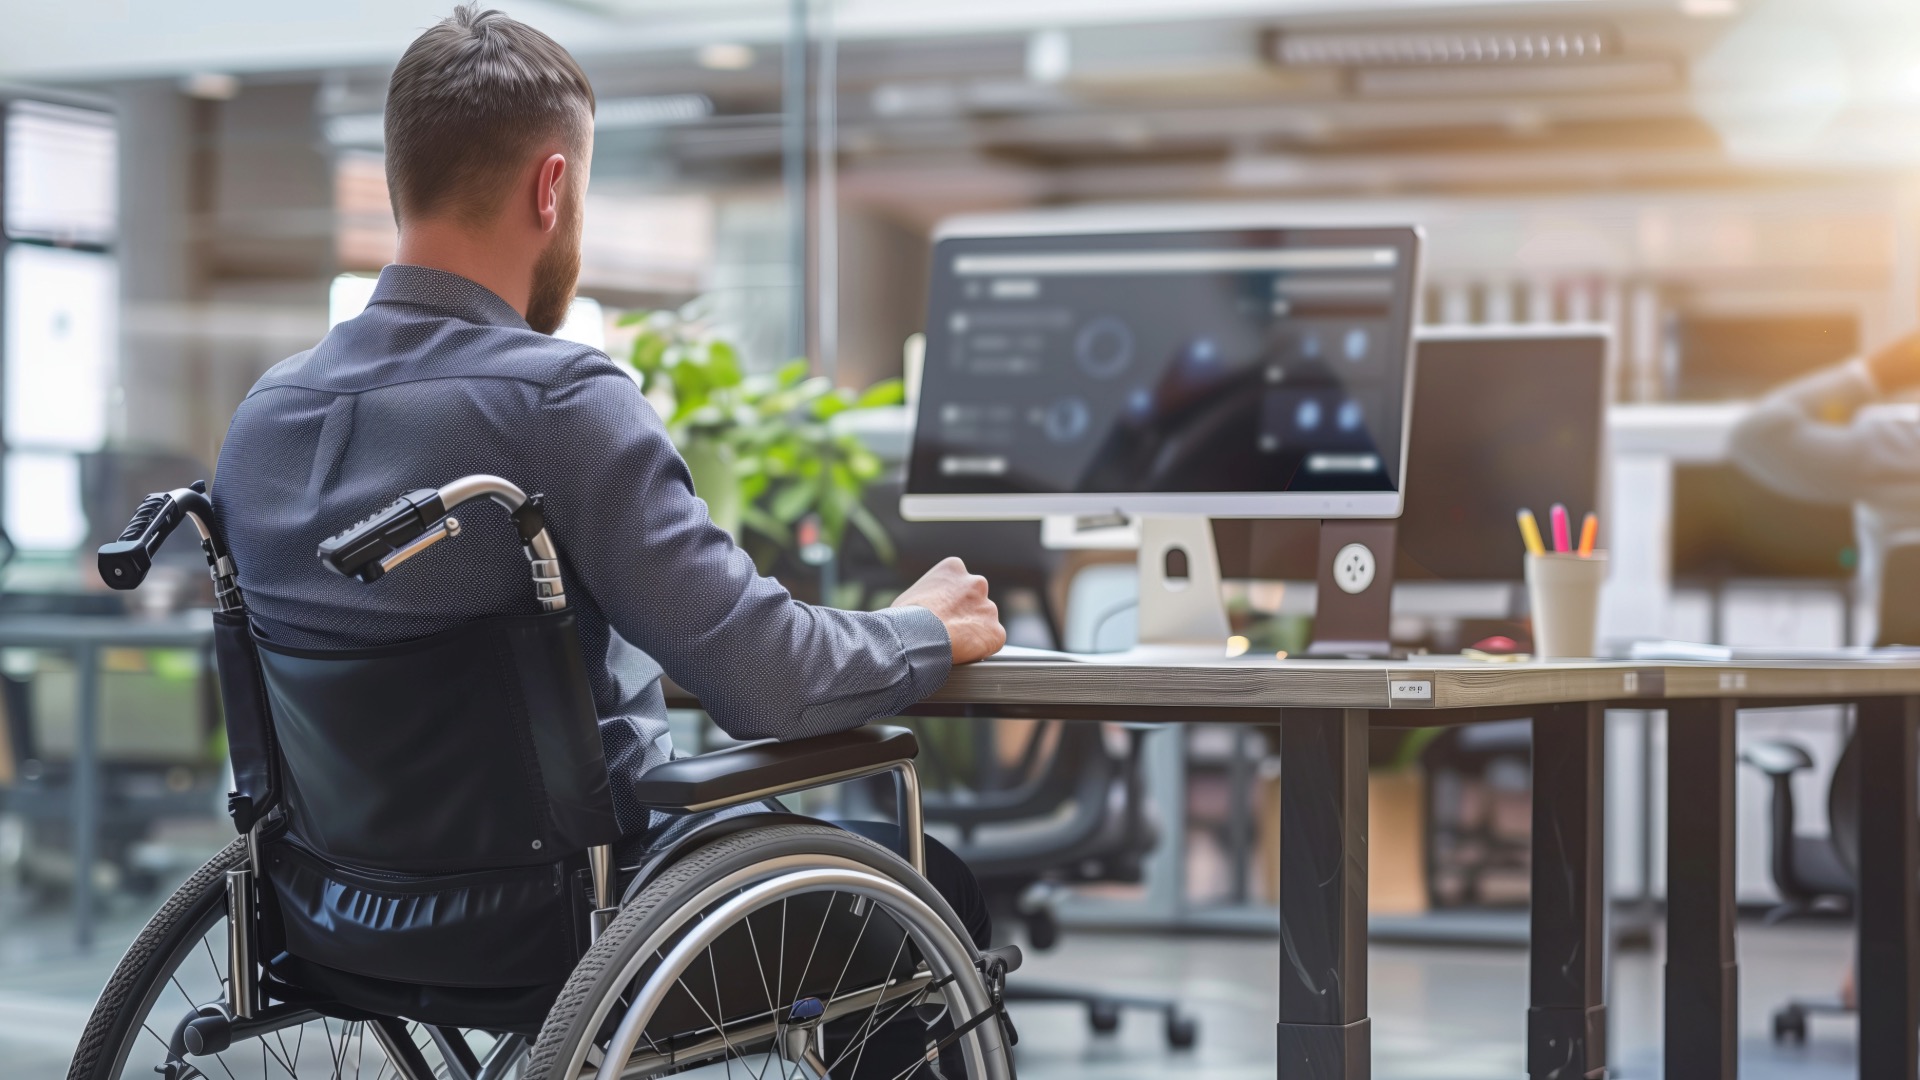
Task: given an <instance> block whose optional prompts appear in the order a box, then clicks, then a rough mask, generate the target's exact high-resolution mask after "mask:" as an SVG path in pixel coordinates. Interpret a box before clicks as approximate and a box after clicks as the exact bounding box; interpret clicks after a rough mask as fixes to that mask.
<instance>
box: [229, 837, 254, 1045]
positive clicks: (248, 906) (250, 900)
mask: <svg viewBox="0 0 1920 1080" xmlns="http://www.w3.org/2000/svg"><path fill="white" fill-rule="evenodd" d="M249 846H251V845H249ZM253 890H254V878H253V867H252V866H247V867H245V868H240V869H233V870H228V871H227V1014H228V1015H229V1016H232V1017H233V1018H234V1019H236V1020H248V1019H252V1017H253V1015H254V1012H255V1011H256V1009H257V1007H258V1005H259V991H258V987H257V985H256V982H255V979H254V969H253V954H254V942H253V913H254V895H253Z"/></svg>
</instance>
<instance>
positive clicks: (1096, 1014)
mask: <svg viewBox="0 0 1920 1080" xmlns="http://www.w3.org/2000/svg"><path fill="white" fill-rule="evenodd" d="M1087 1023H1088V1024H1090V1025H1092V1027H1093V1030H1095V1031H1097V1032H1099V1033H1100V1034H1102V1035H1111V1034H1113V1033H1114V1032H1116V1031H1119V1030H1120V1006H1118V1005H1115V1004H1114V1003H1113V1002H1111V1001H1096V1002H1094V1003H1092V1004H1091V1005H1088V1006H1087Z"/></svg>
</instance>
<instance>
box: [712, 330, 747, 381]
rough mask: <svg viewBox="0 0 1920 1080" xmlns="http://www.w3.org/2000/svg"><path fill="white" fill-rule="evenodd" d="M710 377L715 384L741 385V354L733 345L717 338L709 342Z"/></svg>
mask: <svg viewBox="0 0 1920 1080" xmlns="http://www.w3.org/2000/svg"><path fill="white" fill-rule="evenodd" d="M707 368H708V377H709V378H710V379H712V381H713V385H715V386H739V385H740V381H741V377H742V376H741V374H740V354H739V352H738V351H736V350H735V349H734V347H733V346H732V345H729V344H728V343H726V342H724V341H721V340H719V339H718V338H715V339H714V340H712V341H709V342H707Z"/></svg>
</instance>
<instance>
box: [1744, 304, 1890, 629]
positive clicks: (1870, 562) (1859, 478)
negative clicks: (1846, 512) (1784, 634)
mask: <svg viewBox="0 0 1920 1080" xmlns="http://www.w3.org/2000/svg"><path fill="white" fill-rule="evenodd" d="M1900 403H1905V407H1900ZM1890 406H1891V407H1890ZM1729 453H1730V454H1731V456H1732V459H1733V462H1734V464H1736V465H1737V466H1739V467H1740V468H1741V469H1742V470H1744V471H1745V472H1746V473H1747V474H1748V475H1750V476H1752V477H1753V478H1754V479H1755V480H1757V481H1759V482H1760V483H1762V484H1765V485H1766V486H1768V487H1770V488H1772V489H1774V490H1775V491H1778V492H1779V493H1781V494H1782V495H1786V496H1788V497H1790V498H1794V499H1800V500H1803V501H1806V502H1813V503H1825V504H1829V505H1842V506H1845V505H1851V506H1852V507H1853V510H1854V532H1855V535H1856V537H1857V538H1858V544H1859V549H1860V561H1859V596H1860V598H1861V600H1862V602H1863V603H1865V604H1866V605H1867V607H1868V609H1869V610H1873V611H1874V613H1875V616H1876V624H1875V629H1874V630H1873V631H1872V632H1869V634H1868V635H1867V636H1868V639H1869V640H1874V639H1876V638H1877V637H1879V636H1881V635H1880V634H1879V633H1878V630H1879V627H1881V626H1885V625H1886V624H1887V622H1888V620H1886V619H1884V618H1881V617H1880V616H1881V615H1882V613H1881V612H1879V611H1878V610H1877V601H1878V599H1879V596H1880V593H1879V585H1880V580H1881V572H1882V570H1883V569H1884V568H1885V566H1886V560H1887V553H1888V552H1889V551H1891V550H1892V549H1894V548H1896V547H1903V546H1906V545H1909V544H1915V543H1920V334H1911V335H1908V336H1906V337H1903V338H1900V339H1899V340H1897V341H1895V342H1893V343H1892V344H1890V345H1887V346H1886V347H1884V348H1882V349H1879V350H1878V351H1876V352H1873V353H1871V354H1869V355H1867V356H1863V357H1857V358H1855V359H1852V360H1849V361H1847V362H1846V363H1843V364H1838V365H1835V366H1833V367H1830V368H1826V369H1824V370H1821V371H1816V372H1814V373H1812V374H1810V375H1807V376H1804V377H1802V378H1799V379H1796V380H1794V381H1793V382H1790V383H1788V384H1787V385H1785V386H1783V387H1780V388H1779V389H1777V390H1775V391H1774V392H1773V393H1771V394H1769V395H1768V396H1767V397H1766V398H1765V399H1763V400H1762V401H1761V402H1760V403H1759V404H1757V405H1755V406H1754V407H1753V409H1752V410H1751V411H1749V412H1748V413H1747V415H1746V416H1745V417H1743V418H1742V419H1741V420H1740V422H1739V423H1738V424H1737V425H1735V427H1734V429H1733V439H1732V445H1731V447H1730V450H1729ZM1902 644H1914V645H1920V642H1903V643H1902Z"/></svg>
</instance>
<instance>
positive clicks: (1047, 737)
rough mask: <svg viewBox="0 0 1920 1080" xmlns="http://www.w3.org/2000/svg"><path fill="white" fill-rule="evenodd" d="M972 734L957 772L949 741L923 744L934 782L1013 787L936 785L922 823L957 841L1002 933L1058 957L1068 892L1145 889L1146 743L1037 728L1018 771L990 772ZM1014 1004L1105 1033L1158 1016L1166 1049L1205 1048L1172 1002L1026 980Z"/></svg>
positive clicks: (1059, 724)
mask: <svg viewBox="0 0 1920 1080" xmlns="http://www.w3.org/2000/svg"><path fill="white" fill-rule="evenodd" d="M936 722H937V721H936ZM968 724H969V727H970V728H971V729H972V731H973V732H975V733H978V734H980V735H983V736H984V738H982V739H979V740H976V741H975V743H974V745H973V746H972V747H971V748H970V749H971V750H972V751H973V752H972V753H971V754H970V755H969V756H970V757H971V759H972V760H971V761H970V762H965V763H960V765H959V766H958V767H956V764H955V763H954V762H953V761H952V757H953V756H954V755H953V754H952V752H951V750H950V749H943V748H942V747H943V742H944V741H943V740H942V739H940V738H937V737H924V738H923V739H922V743H921V745H922V747H923V754H924V761H923V765H924V766H925V767H926V768H927V770H928V772H929V774H930V775H938V774H939V773H940V772H942V771H944V772H945V773H946V774H948V775H949V776H952V775H955V774H959V773H963V772H970V773H972V774H973V775H975V776H980V775H983V774H987V775H990V774H992V773H998V772H1004V774H1005V775H1004V777H1001V778H1000V779H1004V780H1005V781H1007V782H1006V783H1004V784H998V785H995V786H990V787H985V789H984V790H981V789H978V788H968V789H960V791H959V792H956V791H953V790H949V791H940V790H933V789H931V785H930V790H928V791H926V792H925V793H924V794H923V795H922V796H921V805H922V807H923V808H924V811H923V812H924V813H925V815H926V819H927V821H928V822H929V823H939V824H944V825H948V826H951V827H953V828H955V829H957V830H958V832H959V838H958V839H957V840H956V841H953V842H951V843H950V844H949V846H950V847H952V848H953V850H954V851H955V852H956V853H957V854H958V855H959V856H960V858H961V859H963V860H964V861H965V862H966V864H967V865H968V866H969V867H971V868H972V869H973V873H974V877H976V878H977V879H979V882H980V888H981V891H982V892H983V893H984V894H985V895H986V899H987V904H988V909H989V910H990V911H991V912H992V914H993V919H994V925H995V926H996V927H997V928H1000V930H1001V933H1002V934H1004V933H1005V930H1006V929H1007V928H1009V927H1010V926H1011V925H1012V924H1013V923H1015V922H1018V923H1020V924H1021V925H1022V926H1024V927H1025V929H1026V932H1027V939H1028V941H1029V942H1030V943H1031V944H1032V945H1033V947H1034V948H1036V949H1040V950H1046V949H1050V948H1052V947H1053V946H1054V944H1055V943H1056V942H1058V940H1059V937H1060V924H1059V920H1058V919H1057V917H1056V915H1055V912H1054V901H1055V898H1056V896H1057V894H1058V893H1059V892H1060V890H1062V889H1063V888H1065V887H1067V886H1071V885H1088V884H1115V883H1118V884H1134V883H1137V882H1139V881H1140V880H1141V874H1142V864H1143V860H1144V859H1145V857H1146V856H1147V854H1148V853H1150V852H1151V851H1152V850H1153V849H1154V847H1155V845H1156V844H1157V843H1158V842H1159V835H1158V830H1157V829H1155V827H1154V824H1153V821H1152V820H1151V819H1150V818H1149V817H1148V804H1147V798H1146V790H1145V783H1144V780H1143V777H1142V775H1141V753H1140V747H1141V742H1142V739H1143V733H1142V732H1140V731H1137V730H1131V729H1124V728H1113V729H1111V730H1113V731H1117V732H1119V733H1120V737H1118V738H1112V739H1110V738H1109V737H1108V734H1107V731H1105V730H1103V727H1104V725H1100V724H1092V723H1075V722H1066V721H1038V722H1035V723H1033V724H1032V725H1030V728H1029V731H1028V733H1027V737H1026V740H1025V742H1024V744H1022V746H1021V747H1020V749H1019V753H1018V760H1017V762H1016V763H1015V764H1014V765H1013V766H1012V767H1011V768H1008V769H1004V770H1002V769H1000V768H997V767H996V766H994V765H992V764H990V762H991V761H992V759H993V756H994V755H993V753H992V748H991V737H992V736H991V732H990V730H989V729H988V728H987V727H986V725H983V724H980V723H979V722H977V721H969V722H968ZM968 766H970V768H969V767H968ZM997 826H998V827H1005V828H996V827H997ZM1007 1000H1008V1001H1012V1002H1020V1001H1030V1002H1068V1003H1074V1004H1079V1005H1083V1006H1085V1008H1086V1010H1087V1021H1088V1023H1089V1024H1090V1025H1091V1026H1092V1028H1093V1030H1094V1031H1096V1032H1100V1033H1103V1034H1104V1033H1108V1032H1112V1031H1114V1030H1116V1029H1117V1028H1118V1027H1119V1026H1120V1011H1121V1010H1122V1009H1123V1008H1133V1009H1145V1010H1151V1011H1154V1012H1158V1013H1160V1014H1161V1016H1162V1018H1163V1023H1164V1025H1165V1033H1166V1039H1167V1043H1168V1044H1169V1045H1171V1046H1173V1047H1176V1048H1180V1049H1185V1048H1188V1047H1191V1046H1193V1045H1194V1043H1195V1042H1196V1041H1198V1038H1199V1027H1198V1025H1197V1023H1196V1022H1195V1021H1194V1019H1193V1018H1192V1017H1191V1016H1188V1015H1187V1014H1186V1013H1185V1012H1184V1011H1183V1010H1182V1009H1181V1008H1180V1006H1179V1004H1178V1003H1177V1002H1175V1001H1174V1000H1173V999H1171V998H1166V997H1154V996H1139V995H1129V994H1119V993H1114V992H1111V991H1109V990H1104V989H1093V988H1082V987H1074V986H1067V985H1063V984H1057V983H1042V982H1035V981H1033V980H1031V979H1023V980H1021V981H1020V982H1019V983H1017V984H1016V983H1009V984H1008V986H1007Z"/></svg>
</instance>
